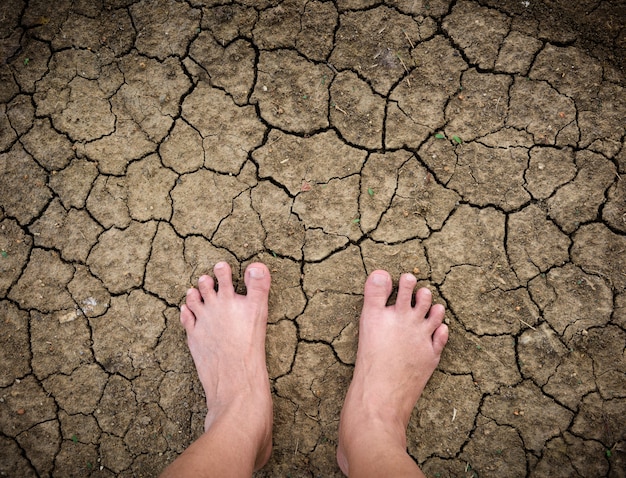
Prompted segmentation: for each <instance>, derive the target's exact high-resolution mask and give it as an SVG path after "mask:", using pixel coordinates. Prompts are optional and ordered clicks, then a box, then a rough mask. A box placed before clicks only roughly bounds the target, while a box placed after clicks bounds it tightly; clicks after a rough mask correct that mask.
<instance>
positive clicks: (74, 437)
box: [72, 434, 78, 443]
mask: <svg viewBox="0 0 626 478" xmlns="http://www.w3.org/2000/svg"><path fill="white" fill-rule="evenodd" d="M72 441H73V442H74V443H78V437H77V436H76V434H74V435H72Z"/></svg>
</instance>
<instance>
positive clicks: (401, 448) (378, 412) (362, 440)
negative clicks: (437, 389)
mask: <svg viewBox="0 0 626 478" xmlns="http://www.w3.org/2000/svg"><path fill="white" fill-rule="evenodd" d="M416 283H417V280H416V279H415V277H414V276H413V275H411V274H403V275H402V276H401V277H400V283H399V287H398V298H397V300H396V303H395V305H391V306H386V302H387V299H388V298H389V295H390V293H391V288H392V283H391V277H390V276H389V274H388V273H387V272H385V271H375V272H373V273H372V274H371V275H370V276H369V278H368V279H367V282H366V284H365V299H364V304H363V312H362V314H361V319H360V325H359V345H358V351H357V359H356V365H355V369H354V375H353V378H352V383H351V384H350V388H349V390H348V394H347V396H346V400H345V403H344V406H343V410H342V412H341V421H340V424H339V446H338V448H337V461H338V463H339V466H340V468H341V470H342V471H343V472H344V473H345V474H346V475H348V472H351V473H353V475H350V476H420V474H421V472H420V471H419V469H418V468H417V466H416V465H415V463H414V462H413V461H412V460H411V459H410V457H409V456H408V455H407V454H406V427H407V425H408V423H409V419H410V417H411V412H412V410H413V407H414V406H415V403H416V402H417V400H418V399H419V397H420V395H421V394H422V391H423V390H424V386H425V385H426V382H428V379H429V378H430V376H431V375H432V373H433V371H434V370H435V368H436V367H437V364H438V363H439V357H440V355H441V351H442V350H443V348H444V346H445V344H446V342H447V340H448V327H447V326H446V325H445V324H442V321H443V317H444V313H445V310H444V308H443V306H442V305H433V306H432V307H431V302H432V294H431V292H430V291H429V290H428V289H426V288H422V289H419V290H418V291H417V293H416V294H415V302H416V305H415V306H411V299H412V297H413V290H414V289H415V285H416ZM386 459H389V460H390V461H391V464H394V463H395V465H397V468H394V469H393V470H389V469H383V468H384V463H383V462H382V461H385V460H386ZM372 460H374V462H373V463H368V461H372ZM381 460H382V461H381ZM376 464H377V465H376ZM402 465H406V467H404V468H402V467H401V466H402ZM357 469H358V470H357ZM377 473H378V475H377ZM381 473H382V474H381Z"/></svg>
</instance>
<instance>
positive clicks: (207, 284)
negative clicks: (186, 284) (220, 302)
mask: <svg viewBox="0 0 626 478" xmlns="http://www.w3.org/2000/svg"><path fill="white" fill-rule="evenodd" d="M198 290H199V291H200V295H201V296H202V300H204V301H207V300H211V299H212V298H213V297H215V281H214V280H213V277H211V276H207V275H203V276H200V278H199V279H198Z"/></svg>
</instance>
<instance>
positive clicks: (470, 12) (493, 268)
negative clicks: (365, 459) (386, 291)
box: [0, 0, 626, 477]
mask: <svg viewBox="0 0 626 478" xmlns="http://www.w3.org/2000/svg"><path fill="white" fill-rule="evenodd" d="M223 3H227V4H225V5H222V4H223ZM574 3H575V6H572V5H570V4H569V3H567V2H561V4H558V3H555V2H554V1H553V2H544V3H542V4H537V2H535V1H534V0H531V1H530V2H519V1H514V2H513V1H512V2H506V1H505V2H502V1H495V0H483V1H479V2H474V1H451V0H430V1H426V0H424V1H421V0H415V1H409V0H389V1H384V2H383V1H373V0H372V1H368V0H360V1H359V0H336V1H334V2H331V1H317V0H310V1H306V0H286V1H284V2H279V1H278V0H261V1H255V2H253V1H251V0H240V1H238V2H233V3H229V2H225V1H214V2H212V1H207V2H202V1H201V0H188V1H187V2H183V1H174V0H154V1H152V0H142V1H137V2H133V1H132V0H104V1H99V2H98V1H97V2H91V1H87V0H84V1H80V0H76V1H70V0H59V1H58V2H54V4H55V6H54V8H51V7H50V6H49V2H47V1H45V0H31V1H26V0H9V1H5V2H3V3H2V6H0V13H1V16H0V17H1V18H0V38H1V40H0V48H1V50H0V51H1V52H2V53H1V54H2V60H3V62H2V65H1V66H0V71H1V78H2V79H1V81H2V83H1V87H0V102H1V104H0V108H1V115H0V152H1V153H0V171H1V176H0V248H1V254H2V257H0V271H1V275H0V318H1V321H0V332H1V333H0V363H1V365H0V367H1V368H0V450H1V452H0V475H2V476H12V477H29V476H58V477H67V476H85V475H93V476H114V475H115V476H153V475H155V474H157V473H158V472H159V471H160V470H162V469H163V467H164V466H165V465H166V464H167V463H169V462H171V461H172V460H173V459H174V458H175V457H176V456H177V455H178V454H179V453H180V452H181V451H182V450H183V449H184V448H185V447H186V446H187V445H188V444H189V443H190V442H191V441H192V440H193V439H194V437H197V436H198V434H200V433H201V430H202V424H203V417H204V413H205V410H204V400H203V397H202V389H201V386H200V384H199V382H198V380H197V377H196V374H195V371H194V368H193V364H192V361H191V358H190V356H189V354H188V352H187V349H186V346H185V338H184V332H183V330H182V328H181V327H180V325H179V323H178V305H179V304H180V303H181V301H182V300H183V298H184V294H185V290H186V289H187V288H188V287H190V286H191V285H193V284H195V281H196V279H197V277H198V276H199V275H200V274H201V273H205V272H208V271H210V270H211V268H212V266H213V264H214V263H215V262H216V261H218V260H227V261H228V262H229V263H230V264H232V265H233V267H234V271H235V275H236V276H237V281H238V284H239V286H238V287H239V289H240V290H241V291H243V289H242V281H241V279H240V275H241V271H242V270H243V268H244V267H245V266H246V265H247V264H248V263H250V262H251V261H253V260H261V261H263V262H265V263H266V264H268V266H269V267H270V269H271V271H272V274H273V289H272V292H271V297H270V301H271V303H270V318H269V325H268V339H267V354H268V367H269V371H270V377H271V382H272V391H273V399H274V414H275V439H274V444H275V445H274V453H273V456H272V459H271V461H270V462H269V464H268V465H267V466H266V468H265V469H263V470H262V471H261V472H259V473H258V476H260V477H266V476H267V477H278V476H281V477H283V476H292V477H301V476H303V477H306V476H311V477H313V476H314V477H318V476H323V477H327V476H340V472H339V470H338V468H337V466H336V464H335V458H334V450H335V446H336V442H337V426H338V419H339V412H340V408H341V405H342V400H343V397H344V393H345V391H346V387H347V385H348V383H349V380H350V377H351V372H352V364H353V363H354V358H355V347H356V336H357V330H358V315H359V311H360V307H361V304H362V295H361V294H362V288H363V283H364V280H365V277H366V274H367V273H369V272H371V271H372V270H374V269H376V268H385V269H387V270H389V271H390V272H391V274H392V275H393V277H394V279H396V280H397V278H398V276H399V275H400V273H402V272H407V271H409V272H413V273H414V274H415V275H416V276H417V277H418V278H419V280H420V281H421V283H422V284H429V285H430V287H431V289H432V290H433V292H434V294H435V297H436V300H437V301H438V302H441V303H444V304H445V305H446V306H447V316H446V321H447V323H448V324H449V326H450V331H451V332H450V341H449V344H448V346H447V348H446V350H445V352H444V354H443V357H442V360H441V364H440V366H439V368H438V370H437V371H436V372H435V374H434V376H433V378H432V380H431V382H430V383H429V385H428V386H427V389H426V390H425V392H424V395H423V397H422V399H421V401H420V403H419V405H418V407H417V408H416V409H415V411H414V415H413V417H412V420H411V423H410V425H409V429H408V451H409V453H410V454H411V455H412V456H413V457H414V458H415V460H416V462H417V463H419V464H420V465H421V466H422V468H423V469H424V471H425V472H426V473H427V474H428V475H429V476H434V477H446V476H478V475H480V476H482V477H485V476H507V477H520V476H538V477H539V476H548V475H549V476H585V477H588V476H613V477H618V476H624V469H626V422H625V416H626V380H625V373H626V360H625V357H624V347H625V344H626V331H625V330H626V252H625V251H626V215H625V214H626V208H625V202H626V201H625V198H626V182H625V180H624V174H626V147H625V146H624V138H625V132H624V126H625V125H624V118H625V113H626V95H625V94H624V89H623V88H624V73H623V69H622V68H623V66H624V65H623V58H620V57H619V54H620V51H623V50H620V48H621V49H623V47H624V45H625V44H626V43H625V38H626V37H625V30H624V26H623V19H624V18H625V15H624V9H623V3H622V4H621V5H622V6H621V7H620V6H619V5H618V4H617V2H614V3H611V2H608V1H596V0H585V1H582V2H574ZM576 8H579V9H581V10H580V11H576ZM619 8H622V9H621V10H620V9H619ZM621 62H622V63H621ZM620 175H621V176H620Z"/></svg>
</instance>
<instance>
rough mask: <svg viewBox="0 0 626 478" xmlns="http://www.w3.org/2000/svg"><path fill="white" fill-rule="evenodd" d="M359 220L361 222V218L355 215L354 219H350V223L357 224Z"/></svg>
mask: <svg viewBox="0 0 626 478" xmlns="http://www.w3.org/2000/svg"><path fill="white" fill-rule="evenodd" d="M360 222H361V218H358V217H357V218H356V219H352V223H353V224H358V223H360Z"/></svg>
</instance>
